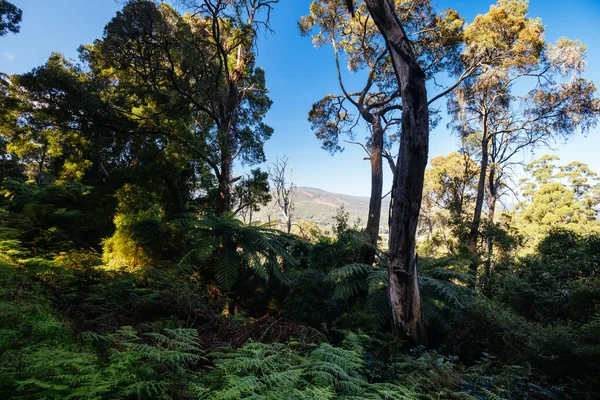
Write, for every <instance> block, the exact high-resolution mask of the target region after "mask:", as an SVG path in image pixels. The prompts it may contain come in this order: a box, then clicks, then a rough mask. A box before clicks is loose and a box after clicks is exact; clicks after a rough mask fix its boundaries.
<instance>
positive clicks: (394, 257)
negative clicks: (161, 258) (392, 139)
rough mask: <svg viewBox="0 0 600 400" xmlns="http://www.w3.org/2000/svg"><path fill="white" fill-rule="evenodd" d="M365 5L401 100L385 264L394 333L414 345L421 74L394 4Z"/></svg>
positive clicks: (420, 333) (419, 335) (424, 126)
mask: <svg viewBox="0 0 600 400" xmlns="http://www.w3.org/2000/svg"><path fill="white" fill-rule="evenodd" d="M366 3H367V6H368V8H369V12H370V14H371V16H372V17H373V20H374V21H375V23H376V24H377V27H378V28H379V30H380V31H381V33H382V34H383V36H384V38H385V39H386V42H387V45H388V48H389V50H390V54H391V57H392V63H393V66H394V70H395V73H396V77H397V79H398V85H399V87H400V91H401V96H402V135H401V140H400V152H399V154H398V162H397V164H396V172H395V174H394V184H393V189H392V205H391V218H390V239H389V264H388V275H389V288H388V294H389V300H390V306H391V309H392V322H393V329H394V332H395V333H396V334H397V335H398V336H401V337H404V338H407V339H408V340H409V341H410V342H412V343H413V344H414V343H423V342H424V341H425V332H424V327H423V323H422V310H421V297H420V293H419V283H418V273H417V256H416V254H415V242H416V231H417V223H418V220H419V212H420V207H421V198H422V196H423V181H424V177H425V167H426V166H427V153H428V148H429V110H428V104H427V89H426V87H425V74H424V73H423V70H422V69H421V68H420V67H419V65H418V63H417V60H416V59H415V56H414V54H413V50H412V44H411V43H410V40H409V39H408V37H407V35H406V32H405V31H404V28H403V27H402V24H401V23H400V20H399V19H398V17H397V15H396V12H395V9H394V2H393V1H389V0H366Z"/></svg>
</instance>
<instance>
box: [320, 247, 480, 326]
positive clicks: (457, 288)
mask: <svg viewBox="0 0 600 400" xmlns="http://www.w3.org/2000/svg"><path fill="white" fill-rule="evenodd" d="M467 262H468V260H463V259H460V258H457V257H445V258H441V259H424V260H423V259H421V260H420V261H419V265H418V268H419V286H420V289H421V300H422V305H423V318H424V320H425V323H426V324H427V325H429V324H431V323H433V321H435V320H437V319H439V318H441V316H442V313H443V311H444V310H445V309H446V308H448V307H450V308H461V307H463V306H464V305H465V304H466V303H467V302H469V301H470V300H471V299H472V298H473V297H474V296H476V292H475V291H474V290H473V289H471V288H470V286H471V285H472V283H473V276H472V275H471V274H469V273H466V272H463V271H462V270H461V269H462V267H463V266H464V264H465V263H467ZM327 278H328V280H329V281H331V282H332V283H333V284H334V285H335V291H334V298H337V299H352V298H356V297H357V296H362V297H364V298H365V302H364V306H365V311H366V312H367V313H369V314H370V315H372V316H373V318H374V320H375V322H376V323H377V324H379V326H384V325H385V324H386V323H388V322H389V320H390V318H391V312H390V307H389V301H388V293H387V286H388V274H387V266H386V257H385V254H382V253H380V254H379V256H378V262H377V263H376V264H375V265H368V264H360V263H353V264H348V265H344V266H343V267H340V268H336V269H334V270H332V271H331V272H330V273H329V275H328V277H327Z"/></svg>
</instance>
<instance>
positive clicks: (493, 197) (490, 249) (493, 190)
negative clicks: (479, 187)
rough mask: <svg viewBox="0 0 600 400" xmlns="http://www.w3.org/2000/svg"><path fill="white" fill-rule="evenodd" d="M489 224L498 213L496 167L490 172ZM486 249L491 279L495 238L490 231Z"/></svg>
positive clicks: (486, 269) (486, 273)
mask: <svg viewBox="0 0 600 400" xmlns="http://www.w3.org/2000/svg"><path fill="white" fill-rule="evenodd" d="M488 185H489V186H488V193H489V197H488V207H489V209H488V217H487V218H488V224H489V225H490V227H491V226H493V224H494V214H495V213H496V202H497V200H498V187H497V186H496V170H495V169H494V167H493V166H492V167H490V174H489V179H488ZM485 251H486V260H485V272H484V274H485V279H486V281H489V278H490V276H491V273H492V271H491V270H492V255H493V253H494V240H493V237H492V235H491V234H490V232H488V233H487V234H486V237H485Z"/></svg>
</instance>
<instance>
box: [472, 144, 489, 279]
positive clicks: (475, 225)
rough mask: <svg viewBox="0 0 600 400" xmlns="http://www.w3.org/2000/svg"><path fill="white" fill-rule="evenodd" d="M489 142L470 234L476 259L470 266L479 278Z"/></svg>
mask: <svg viewBox="0 0 600 400" xmlns="http://www.w3.org/2000/svg"><path fill="white" fill-rule="evenodd" d="M488 150H489V149H488V141H487V139H485V133H484V140H483V141H482V143H481V165H480V168H481V169H480V171H479V181H478V183H477V199H476V200H475V213H474V214H473V222H471V231H470V233H469V251H470V252H471V255H472V256H473V257H474V258H473V262H472V263H471V265H470V266H469V268H470V269H471V272H472V273H473V275H475V276H477V268H478V266H479V261H478V260H477V240H478V239H479V226H480V225H481V212H482V210H483V198H484V195H485V177H486V176H487V174H486V173H487V166H488V160H489V151H488Z"/></svg>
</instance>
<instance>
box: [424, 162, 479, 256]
mask: <svg viewBox="0 0 600 400" xmlns="http://www.w3.org/2000/svg"><path fill="white" fill-rule="evenodd" d="M477 174H478V171H477V163H476V161H475V160H473V159H472V158H471V156H470V155H469V154H468V153H467V152H465V151H461V152H460V153H457V152H452V153H450V154H448V155H447V156H439V157H436V158H433V159H432V160H431V167H430V168H428V169H427V170H426V171H425V186H424V189H423V200H422V201H423V203H422V206H421V215H420V223H419V235H421V236H424V237H426V238H427V239H426V242H427V248H425V247H424V246H423V245H421V246H420V250H421V251H420V254H425V255H427V254H429V255H434V254H432V253H433V252H436V251H438V252H439V251H440V250H441V251H442V254H435V255H443V254H444V253H445V254H457V253H460V252H461V247H462V244H463V243H464V240H465V239H466V228H467V220H468V218H469V217H470V215H471V213H472V211H473V208H472V204H473V200H474V199H475V196H476V177H477Z"/></svg>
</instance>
